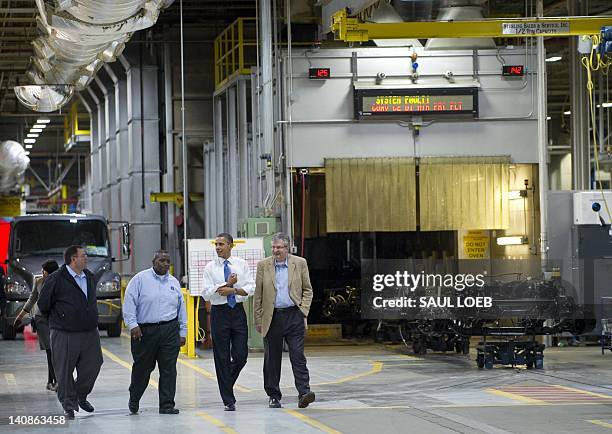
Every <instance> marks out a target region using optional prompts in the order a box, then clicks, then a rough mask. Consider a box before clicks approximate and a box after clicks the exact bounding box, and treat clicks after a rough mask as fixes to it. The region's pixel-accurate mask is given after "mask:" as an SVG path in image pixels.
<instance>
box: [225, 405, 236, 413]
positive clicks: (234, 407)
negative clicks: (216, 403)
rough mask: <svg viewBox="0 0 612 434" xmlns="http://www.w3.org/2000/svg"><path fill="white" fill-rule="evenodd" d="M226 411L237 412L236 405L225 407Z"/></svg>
mask: <svg viewBox="0 0 612 434" xmlns="http://www.w3.org/2000/svg"><path fill="white" fill-rule="evenodd" d="M225 411H236V406H235V405H234V404H227V405H226V406H225Z"/></svg>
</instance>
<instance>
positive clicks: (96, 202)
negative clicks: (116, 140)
mask: <svg viewBox="0 0 612 434" xmlns="http://www.w3.org/2000/svg"><path fill="white" fill-rule="evenodd" d="M87 93H88V94H89V96H90V97H91V99H92V101H93V105H92V107H91V108H92V112H91V143H90V149H91V211H92V212H93V213H94V214H102V207H101V203H102V200H101V193H100V186H101V184H102V174H101V170H100V167H101V166H100V152H99V149H98V148H99V143H100V134H99V130H100V116H99V112H100V99H99V98H98V96H97V95H96V93H95V92H94V91H93V90H92V89H91V88H90V87H88V88H87Z"/></svg>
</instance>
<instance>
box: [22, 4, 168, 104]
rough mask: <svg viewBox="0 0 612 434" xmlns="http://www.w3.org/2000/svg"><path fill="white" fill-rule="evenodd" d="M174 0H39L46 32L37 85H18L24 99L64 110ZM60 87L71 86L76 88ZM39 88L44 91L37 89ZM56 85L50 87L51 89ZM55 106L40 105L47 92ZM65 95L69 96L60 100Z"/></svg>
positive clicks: (34, 66) (35, 71) (34, 77)
mask: <svg viewBox="0 0 612 434" xmlns="http://www.w3.org/2000/svg"><path fill="white" fill-rule="evenodd" d="M172 3H173V0H36V5H37V6H38V12H39V15H38V17H37V22H38V30H39V33H40V34H41V36H40V37H39V38H37V39H36V40H35V41H34V42H33V43H32V45H33V46H34V53H35V56H34V57H32V58H31V62H30V68H29V70H28V71H27V76H28V78H29V79H30V80H31V81H32V83H33V85H34V86H29V89H22V88H23V86H21V87H19V88H18V87H16V88H15V94H16V95H17V97H18V98H19V100H20V101H21V102H22V103H23V104H24V105H26V106H27V107H29V108H31V109H32V110H35V111H43V110H41V108H45V109H47V110H48V109H50V108H51V107H56V108H54V109H51V110H50V111H54V110H57V109H59V108H60V107H61V106H62V105H64V104H66V103H67V102H68V101H69V100H70V96H71V95H72V92H73V90H74V89H76V90H83V89H84V88H85V87H87V86H88V85H89V83H91V81H92V80H93V78H94V76H95V75H96V73H97V72H98V70H99V69H100V68H101V67H102V66H103V65H104V63H108V62H114V61H115V60H116V59H117V57H118V56H119V55H120V54H121V53H122V52H123V49H124V48H125V44H126V43H127V42H128V41H129V39H130V38H131V37H132V35H133V34H134V33H135V32H137V31H139V30H143V29H146V28H149V27H151V26H153V25H154V24H155V22H156V21H157V18H158V17H159V14H160V12H161V10H163V9H165V8H167V7H168V6H170V5H171V4H172ZM57 85H68V86H69V87H70V86H71V87H72V88H73V90H70V91H69V92H68V91H67V90H68V88H65V87H64V88H63V89H60V90H59V91H58V87H57ZM36 86H38V87H40V89H38V90H36V89H34V88H35V87H36ZM49 88H50V89H49ZM51 94H53V97H51V98H50V99H48V100H47V101H48V102H50V101H51V100H53V101H54V104H40V103H39V101H40V99H39V98H37V96H40V95H47V96H50V95H51ZM59 94H62V95H63V96H64V97H68V98H67V99H62V98H59V97H58V96H59Z"/></svg>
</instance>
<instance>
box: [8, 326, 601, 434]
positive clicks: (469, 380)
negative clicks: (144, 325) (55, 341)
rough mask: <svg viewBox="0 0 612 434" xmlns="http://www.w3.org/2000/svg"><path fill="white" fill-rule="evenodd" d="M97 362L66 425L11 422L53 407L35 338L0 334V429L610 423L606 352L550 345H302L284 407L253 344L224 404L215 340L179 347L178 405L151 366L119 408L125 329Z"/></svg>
mask: <svg viewBox="0 0 612 434" xmlns="http://www.w3.org/2000/svg"><path fill="white" fill-rule="evenodd" d="M102 347H103V352H104V365H103V367H102V372H101V374H100V376H99V378H98V381H97V383H96V386H95V388H94V391H93V393H92V394H91V395H90V397H89V400H90V402H91V403H92V404H93V405H94V406H95V408H96V411H95V413H93V414H87V413H84V412H83V411H81V412H80V414H79V413H77V418H76V420H74V421H69V422H67V423H66V424H64V425H55V426H54V425H50V424H47V425H44V426H42V425H38V426H35V425H29V426H20V425H9V421H10V419H9V417H10V416H43V415H44V416H51V415H61V414H62V412H61V407H60V405H59V403H58V402H57V399H56V397H55V394H54V393H53V392H48V391H46V390H45V389H44V386H45V381H46V363H45V357H44V353H43V352H41V351H39V350H38V345H37V343H36V341H24V340H22V339H21V340H20V339H19V338H18V340H16V341H2V340H0V432H13V431H14V432H19V433H28V432H37V433H42V432H47V431H60V430H61V431H62V432H70V433H102V432H103V433H111V432H112V433H115V434H119V433H132V432H133V433H139V434H141V433H147V434H153V433H164V434H170V433H174V432H177V433H191V432H198V433H201V432H203V431H205V432H207V433H216V432H225V433H315V432H326V433H338V432H341V433H377V432H378V433H388V432H402V433H404V432H410V433H428V434H429V433H432V434H433V433H452V432H460V433H479V432H486V433H508V432H512V433H553V432H554V433H575V432H581V433H591V432H606V431H610V430H612V369H610V366H611V365H612V353H608V354H606V355H604V356H602V355H601V353H600V350H599V349H598V348H597V347H584V348H552V349H547V350H546V352H545V369H543V370H538V371H535V370H530V371H527V370H525V369H513V368H503V367H499V368H497V367H496V368H495V369H493V370H479V369H477V368H476V366H475V363H474V361H473V359H474V355H473V354H472V355H470V357H468V356H462V355H455V354H452V355H451V354H448V355H443V354H431V355H430V354H428V355H426V356H421V357H414V356H412V355H410V354H405V355H404V354H401V348H399V350H400V351H399V352H398V348H393V349H392V348H389V347H384V346H381V345H375V344H371V345H356V346H325V347H322V346H321V347H308V348H307V357H308V366H309V368H310V373H311V383H312V389H313V391H314V392H316V395H317V401H316V402H315V403H314V404H312V405H311V406H310V407H309V408H307V409H304V410H300V409H298V408H297V396H296V391H295V389H294V387H293V379H292V375H291V369H290V366H289V360H288V358H287V357H286V358H285V360H284V361H283V364H284V365H283V378H282V388H283V393H284V398H283V405H284V408H283V409H280V410H278V409H269V408H268V407H267V397H266V395H265V393H264V392H263V390H262V389H263V385H262V383H263V381H262V365H263V359H262V354H261V353H253V354H251V355H250V356H249V362H248V363H247V366H246V367H245V369H244V370H243V371H242V374H241V376H240V378H239V380H238V383H239V386H238V387H237V392H236V396H237V399H238V402H237V411H236V412H235V413H227V412H224V411H223V406H222V404H221V402H220V398H219V392H218V389H217V383H216V381H215V378H214V365H213V361H212V352H210V351H203V352H201V353H200V356H201V357H200V358H198V359H195V360H190V359H186V358H184V357H183V356H181V357H180V360H179V364H178V384H177V396H176V403H177V407H178V408H180V410H181V414H180V415H178V416H170V415H160V414H158V412H157V390H156V387H157V383H156V380H157V376H156V375H154V377H153V378H152V384H151V386H150V387H149V389H148V390H147V392H146V393H145V395H144V397H143V399H142V401H141V412H140V414H138V415H134V416H130V415H129V412H128V410H127V400H128V392H127V388H128V385H129V380H130V365H131V355H130V350H129V338H128V337H127V335H124V336H122V337H121V338H107V337H103V338H102Z"/></svg>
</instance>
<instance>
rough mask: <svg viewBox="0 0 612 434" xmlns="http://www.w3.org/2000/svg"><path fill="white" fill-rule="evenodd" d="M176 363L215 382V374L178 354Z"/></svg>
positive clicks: (237, 387) (247, 389)
mask: <svg viewBox="0 0 612 434" xmlns="http://www.w3.org/2000/svg"><path fill="white" fill-rule="evenodd" d="M121 337H124V338H126V339H131V336H129V335H128V334H126V333H121ZM177 361H178V362H179V363H180V364H181V365H183V366H186V367H188V368H189V369H192V370H194V371H195V372H197V373H198V374H200V375H202V376H203V377H205V378H208V379H209V380H212V381H217V376H216V375H215V374H213V373H212V372H210V371H207V370H206V369H204V368H201V367H199V366H198V365H196V364H194V363H191V362H188V361H187V360H185V359H183V358H181V355H180V354H179V358H178V360H177ZM234 388H235V389H236V390H239V391H241V392H252V391H253V389H249V388H248V387H244V386H241V385H239V384H235V385H234Z"/></svg>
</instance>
